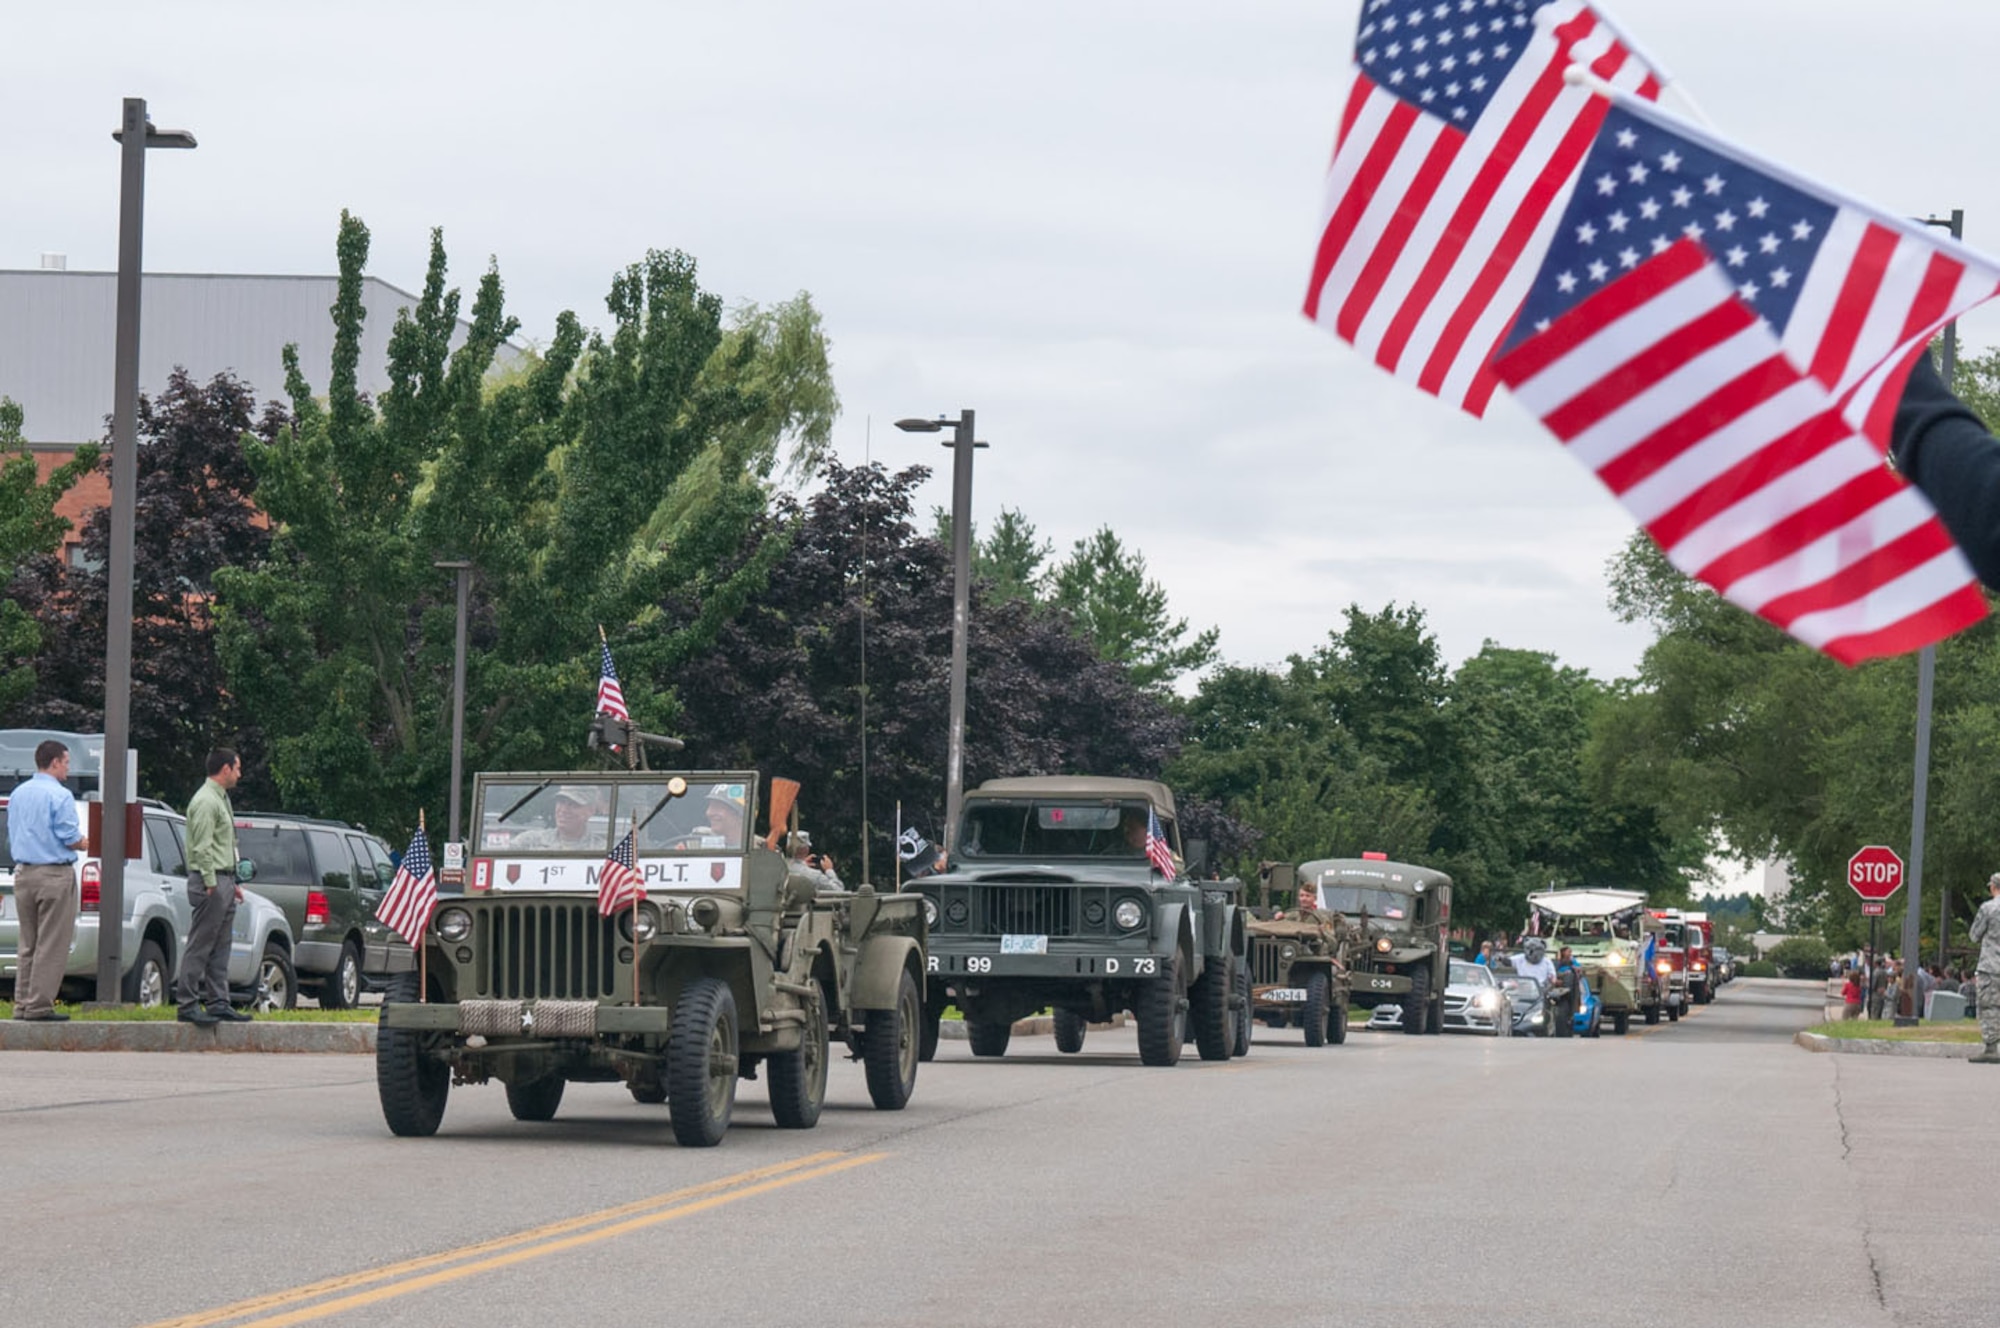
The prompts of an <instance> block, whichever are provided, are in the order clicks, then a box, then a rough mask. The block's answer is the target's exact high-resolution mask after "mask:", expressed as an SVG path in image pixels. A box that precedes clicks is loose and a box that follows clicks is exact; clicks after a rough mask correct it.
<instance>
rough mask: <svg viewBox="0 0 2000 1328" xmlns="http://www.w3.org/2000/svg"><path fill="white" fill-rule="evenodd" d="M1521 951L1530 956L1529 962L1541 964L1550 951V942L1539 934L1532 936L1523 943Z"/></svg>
mask: <svg viewBox="0 0 2000 1328" xmlns="http://www.w3.org/2000/svg"><path fill="white" fill-rule="evenodd" d="M1521 951H1522V953H1523V954H1525V955H1527V956H1528V962H1529V963H1531V964H1539V963H1541V962H1542V960H1543V959H1544V958H1545V957H1546V956H1547V955H1548V953H1549V943H1548V942H1547V941H1545V940H1543V939H1542V938H1541V937H1539V936H1530V937H1529V938H1528V939H1527V940H1526V941H1524V942H1522V943H1521Z"/></svg>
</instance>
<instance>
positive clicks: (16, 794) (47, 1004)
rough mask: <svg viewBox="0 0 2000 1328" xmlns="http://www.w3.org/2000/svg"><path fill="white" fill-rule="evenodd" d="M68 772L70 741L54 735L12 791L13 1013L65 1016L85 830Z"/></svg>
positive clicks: (9, 812) (9, 833) (39, 1017)
mask: <svg viewBox="0 0 2000 1328" xmlns="http://www.w3.org/2000/svg"><path fill="white" fill-rule="evenodd" d="M68 778H69V748H68V747H66V746H65V745H63V744H62V743H60V742H57V741H56V740H55V739H54V738H50V739H48V740H46V741H44V742H42V743H39V744H38V745H37V746H36V747H35V773H34V774H32V775H29V776H28V778H27V779H26V780H25V781H24V782H23V783H21V784H19V785H18V786H16V787H15V789H14V791H13V792H12V793H11V794H9V795H8V798H7V851H8V852H9V853H11V854H13V857H14V911H15V913H16V914H18V915H19V917H20V926H21V931H20V943H19V946H18V948H17V951H16V953H17V954H18V956H19V958H18V960H17V967H16V968H15V972H14V1017H15V1018H16V1019H30V1020H35V1021H38V1022H42V1021H46V1022H49V1023H60V1022H62V1021H63V1020H66V1019H68V1018H69V1016H68V1015H66V1014H61V1013H59V1012H58V1011H57V1010H56V1005H55V1001H56V994H57V992H58V990H59V989H60V988H61V987H62V980H63V972H64V970H65V969H67V968H68V967H69V943H70V941H71V940H72V939H74V937H75V936H76V909H77V894H76V851H77V850H78V849H80V848H82V847H83V832H82V831H81V830H80V829H79V828H78V827H77V822H76V795H75V794H73V793H71V792H70V790H69V785H67V784H65V783H64V782H63V781H64V780H66V779H68Z"/></svg>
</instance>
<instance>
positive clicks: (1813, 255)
mask: <svg viewBox="0 0 2000 1328" xmlns="http://www.w3.org/2000/svg"><path fill="white" fill-rule="evenodd" d="M1996 290H2000V273H1996V272H1995V271H1994V270H1993V269H1992V268H1989V267H1986V266H1984V265H1982V264H1980V263H1978V262H1976V261H1974V260H1972V259H1970V258H1969V256H1968V255H1967V251H1964V250H1959V249H1955V248H1953V249H1949V250H1947V249H1946V248H1944V247H1942V246H1941V245H1940V244H1939V243H1938V242H1937V241H1935V240H1934V239H1933V238H1932V237H1930V236H1929V235H1927V234H1925V233H1924V232H1923V231H1922V229H1921V228H1920V227H1917V226H1915V225H1912V224H1908V223H1904V222H1901V221H1899V220H1897V219H1895V218H1893V217H1890V216H1887V215H1884V214H1877V213H1874V212H1872V211H1870V210H1868V209H1865V208H1863V207H1861V206H1860V205H1858V204H1853V203H1850V202H1847V201H1844V200H1841V199H1838V198H1835V197H1833V196H1830V195H1829V194H1828V193H1827V192H1826V191H1824V190H1823V189H1821V188H1819V187H1817V186H1812V185H1809V184H1807V183H1805V182H1804V181H1802V180H1799V179H1796V178H1792V177H1781V176H1780V175H1779V174H1778V173H1777V172H1776V168H1767V167H1764V166H1763V165H1761V164H1753V163H1752V162H1751V161H1749V160H1747V159H1746V158H1745V156H1744V155H1743V154H1741V153H1740V152H1739V151H1737V150H1734V149H1731V148H1728V147H1727V146H1726V145H1723V144H1722V143H1720V142H1719V141H1717V140H1715V139H1713V138H1710V137H1708V136H1706V135H1702V134H1699V133H1698V131H1694V130H1692V129H1690V128H1688V127H1686V126H1680V125H1676V124H1673V123H1672V122H1669V121H1667V120H1666V119H1665V118H1664V117H1663V116H1661V115H1660V113H1659V112H1657V111H1655V110H1653V109H1652V108H1650V107H1645V106H1639V105H1628V104H1624V103H1622V102H1621V104H1620V105H1619V106H1618V107H1617V108H1615V109H1613V110H1611V111H1610V113H1609V114H1608V115H1607V116H1606V117H1605V120H1604V123H1603V125H1602V127H1601V129H1600V131H1599V134H1598V138H1597V141H1596V143H1595V145H1594V146H1593V148H1592V149H1591V152H1590V155H1589V158H1588V160H1587V161H1586V162H1585V163H1584V168H1583V173H1582V176H1581V179H1580V182H1579V184H1578V187H1577V189H1576V192H1575V194H1574V195H1573V196H1572V198H1571V200H1570V202H1569V205H1568V207H1567V208H1566V209H1565V211H1564V213H1563V216H1562V219H1561V223H1560V225H1559V227H1558V228H1557V232H1556V235H1555V240H1554V243H1553V244H1552V245H1551V247H1550V248H1549V251H1548V253H1547V255H1546V258H1545V260H1544V262H1543V263H1542V266H1541V269H1540V271H1539V272H1538V273H1537V274H1536V275H1535V279H1534V282H1533V285H1532V288H1531V290H1530V292H1529V294H1528V298H1527V300H1526V302H1525V303H1524V305H1523V307H1522V311H1521V316H1520V321H1519V322H1518V324H1517V325H1516V326H1515V328H1514V330H1513V331H1512V333H1510V335H1509V340H1508V345H1507V347H1506V349H1505V350H1504V351H1503V352H1502V354H1501V355H1500V356H1499V358H1498V359H1497V360H1496V361H1495V368H1496V371H1497V372H1498V373H1499V375H1500V377H1501V378H1502V380H1503V381H1505V382H1506V384H1507V385H1508V386H1509V387H1510V388H1511V389H1512V390H1513V391H1514V394H1515V396H1516V397H1518V398H1519V399H1520V401H1521V403H1522V404H1523V405H1524V406H1526V407H1527V408H1528V409H1529V410H1530V411H1532V412H1533V413H1534V414H1535V415H1536V416H1538V417H1539V418H1540V419H1541V420H1542V421H1543V423H1545V424H1546V425H1547V426H1548V427H1549V429H1550V430H1551V431H1553V432H1554V433H1555V435H1556V436H1557V437H1558V438H1560V439H1561V440H1562V441H1563V442H1564V443H1565V444H1566V445H1567V446H1568V448H1569V450H1570V452H1571V454H1572V455H1574V456H1575V457H1576V458H1577V459H1578V460H1579V461H1581V462H1582V463H1583V464H1584V465H1586V466H1588V467H1590V468H1591V470H1593V471H1594V472H1595V473H1596V474H1597V476H1598V478H1599V479H1601V480H1603V481H1604V483H1605V484H1606V485H1607V486H1608V487H1609V488H1610V489H1611V491H1612V492H1613V493H1614V494H1616V495H1617V496H1618V498H1619V500H1620V501H1621V502H1622V503H1624V504H1625V506H1626V507H1627V508H1629V509H1630V510H1631V511H1632V513H1633V515H1634V516H1636V517H1637V518H1638V520H1639V522H1640V524H1641V525H1643V526H1644V527H1645V528H1646V531H1647V532H1648V533H1649V534H1650V535H1652V537H1653V539H1654V540H1655V541H1657V542H1658V544H1659V545H1660V547H1661V548H1662V549H1663V550H1665V552H1666V555H1667V557H1668V559H1669V560H1670V561H1672V562H1673V564H1674V566H1676V567H1678V568H1680V569H1681V570H1682V571H1683V572H1686V573H1687V574H1688V575H1690V576H1693V577H1695V578H1696V579H1698V580H1700V581H1702V582H1704V583H1705V584H1707V585H1709V586H1711V587H1712V588H1714V589H1715V590H1717V591H1718V592H1720V593H1721V594H1722V595H1723V596H1724V597H1725V598H1727V599H1729V600H1730V601H1731V602H1733V603H1735V604H1737V605H1739V606H1741V607H1743V608H1745V609H1748V610H1750V611H1751V612H1753V613H1756V614H1758V615H1759V616H1761V617H1763V618H1766V619H1768V620H1769V621H1771V622H1773V623H1775V624H1777V625H1778V626H1779V627H1781V628H1783V629H1784V630H1785V631H1787V632H1789V633H1791V634H1792V635H1793V636H1795V637H1797V638H1798V639H1800V640H1802V641H1804V642H1806V643H1807V644H1809V645H1812V646H1815V647H1817V648H1819V649H1821V650H1823V651H1825V652H1826V653H1827V654H1829V655H1831V656H1833V657H1834V658H1836V659H1839V660H1842V661H1844V662H1846V663H1850V664H1851V663H1855V662H1858V661H1860V660H1863V659H1868V658H1871V657H1873V656H1877V655H1886V654H1895V653H1899V652H1902V651H1907V650H1914V649H1916V648H1918V647H1920V646H1923V645H1927V644H1929V643H1931V642H1933V641H1937V640H1939V639H1941V638H1942V637H1945V636H1948V635H1950V634H1951V633H1953V632H1955V631H1958V630H1959V629H1960V628H1963V627H1965V626H1967V625H1968V624H1970V623H1972V622H1974V621H1976V620H1978V619H1979V618H1980V617H1981V616H1983V615H1984V613H1985V599H1984V597H1983V596H1982V595H1981V593H1980V591H1979V589H1978V586H1977V583H1976V581H1975V579H1974V577H1973V573H1972V569H1971V567H1970V565H1969V564H1968V563H1967V562H1966V560H1965V557H1964V555H1962V554H1961V553H1960V552H1959V551H1958V549H1957V548H1956V547H1955V546H1954V545H1953V544H1952V542H1951V539H1950V537H1949V536H1948V535H1947V534H1946V533H1945V531H1944V528H1943V526H1942V525H1941V524H1940V523H1939V521H1938V519H1937V515H1936V513H1935V511H1933V509H1932V508H1931V506H1930V503H1929V502H1928V501H1927V500H1926V499H1925V498H1924V497H1923V495H1922V494H1920V493H1918V492H1917V491H1916V490H1915V489H1912V488H1911V487H1909V486H1908V485H1907V484H1905V483H1904V482H1903V481H1902V480H1900V479H1898V478H1897V477H1896V476H1895V475H1893V474H1892V473H1890V471H1889V470H1888V469H1887V467H1886V466H1885V464H1884V460H1883V454H1884V451H1885V450H1886V445H1887V439H1888V425H1889V421H1890V419H1891V418H1892V417H1893V415H1894V411H1895V405H1896V400H1897V398H1898V396H1899V395H1900V394H1901V390H1902V384H1903V380H1904V378H1905V377H1906V376H1907V373H1908V369H1909V366H1910V365H1911V364H1912V363H1913V362H1914V361H1913V357H1914V355H1916V354H1920V353H1922V351H1923V348H1924V347H1925V345H1926V344H1927V343H1928V342H1929V340H1930V338H1931V337H1932V336H1933V335H1934V334H1935V333H1936V331H1937V330H1938V329H1939V328H1940V327H1942V325H1943V324H1944V323H1945V322H1946V321H1947V320H1948V319H1950V318H1952V317H1954V316H1955V315H1957V314H1958V313H1961V312H1963V311H1964V310H1965V309H1967V308H1969V307H1971V306H1972V305H1974V304H1977V303H1979V302H1980V301H1982V300H1984V299H1986V298H1989V297H1990V296H1992V295H1993V294H1994V293H1995V292H1996Z"/></svg>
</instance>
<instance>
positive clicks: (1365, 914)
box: [1298, 853, 1451, 1033]
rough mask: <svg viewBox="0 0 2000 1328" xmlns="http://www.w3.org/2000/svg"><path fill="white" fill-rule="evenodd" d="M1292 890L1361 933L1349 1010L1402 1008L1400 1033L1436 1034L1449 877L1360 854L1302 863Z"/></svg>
mask: <svg viewBox="0 0 2000 1328" xmlns="http://www.w3.org/2000/svg"><path fill="white" fill-rule="evenodd" d="M1298 886H1299V892H1300V894H1301V895H1303V894H1304V893H1305V891H1306V890H1307V889H1308V888H1310V889H1311V890H1312V892H1313V895H1314V898H1315V899H1316V900H1317V903H1318V907H1319V910H1320V911H1321V912H1325V913H1338V914H1340V915H1341V916H1342V917H1344V918H1346V919H1347V920H1348V921H1349V922H1350V923H1352V924H1354V926H1355V927H1356V928H1358V929H1359V931H1360V933H1361V937H1360V942H1361V943H1360V945H1359V946H1358V947H1357V949H1356V950H1355V955H1354V965H1353V976H1352V979H1351V982H1352V986H1353V994H1352V996H1351V997H1350V1000H1351V1001H1352V1002H1353V1004H1355V1005H1357V1006H1359V1007H1360V1008H1362V1009H1364V1010H1372V1009H1374V1008H1375V1007H1376V1006H1378V1005H1397V1006H1401V1007H1402V1011H1403V1031H1404V1032H1405V1033H1437V1032H1441V1031H1443V1028H1444V988H1445V975H1446V972H1447V969H1448V965H1449V963H1450V959H1451V955H1450V952H1449V951H1448V950H1447V948H1446V946H1445V928H1446V927H1447V925H1448V924H1449V922H1450V919H1451V877H1449V876H1447V875H1445V874H1444V873H1443V872H1440V871H1432V870H1431V869H1430V868H1428V867H1417V866H1412V865H1411V864H1410V863H1407V862H1391V861H1389V859H1388V857H1387V856H1386V855H1385V854H1381V853H1364V854H1362V855H1361V856H1360V857H1358V858H1321V859H1319V860H1317V861H1314V862H1307V863H1302V864H1300V866H1299V870H1298Z"/></svg>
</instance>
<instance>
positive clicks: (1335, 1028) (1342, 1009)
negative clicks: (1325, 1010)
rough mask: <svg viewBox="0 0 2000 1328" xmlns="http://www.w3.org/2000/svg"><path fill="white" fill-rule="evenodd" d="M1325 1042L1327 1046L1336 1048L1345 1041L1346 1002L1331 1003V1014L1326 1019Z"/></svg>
mask: <svg viewBox="0 0 2000 1328" xmlns="http://www.w3.org/2000/svg"><path fill="white" fill-rule="evenodd" d="M1326 1040H1327V1043H1328V1045H1329V1046H1335V1047H1338V1046H1340V1045H1341V1044H1342V1043H1344V1042H1346V1041H1347V1002H1346V1001H1345V1000H1339V1001H1335V1002H1334V1003H1333V1013H1332V1014H1330V1015H1328V1016H1327V1017H1326Z"/></svg>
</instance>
